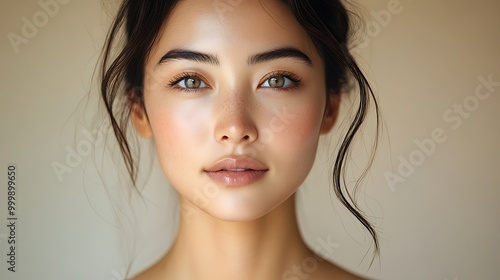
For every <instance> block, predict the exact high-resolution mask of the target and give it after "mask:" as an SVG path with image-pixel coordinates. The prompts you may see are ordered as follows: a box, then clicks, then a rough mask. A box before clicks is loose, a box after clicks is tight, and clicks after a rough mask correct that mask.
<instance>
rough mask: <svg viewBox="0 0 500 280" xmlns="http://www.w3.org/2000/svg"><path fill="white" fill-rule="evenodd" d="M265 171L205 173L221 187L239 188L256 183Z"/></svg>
mask: <svg viewBox="0 0 500 280" xmlns="http://www.w3.org/2000/svg"><path fill="white" fill-rule="evenodd" d="M266 172H267V170H261V171H255V170H249V171H241V172H237V171H223V170H221V171H207V175H208V176H209V177H210V178H212V180H214V181H216V182H217V183H219V184H221V185H225V186H228V187H241V186H246V185H250V184H252V183H255V182H256V181H258V180H259V179H260V178H262V176H264V174H266Z"/></svg>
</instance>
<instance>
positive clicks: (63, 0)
mask: <svg viewBox="0 0 500 280" xmlns="http://www.w3.org/2000/svg"><path fill="white" fill-rule="evenodd" d="M69 2H70V0H40V1H38V5H39V6H40V8H41V10H39V11H37V12H35V13H34V14H33V16H31V19H28V18H27V17H22V18H21V21H22V23H23V25H22V27H21V33H20V34H17V33H14V32H9V34H7V39H9V42H10V45H11V46H12V48H13V49H14V52H15V53H16V54H17V53H19V46H20V45H21V44H24V45H26V44H28V43H29V40H30V39H33V38H35V36H36V35H37V34H38V31H39V29H41V28H43V27H45V26H46V25H47V24H48V23H49V18H53V17H55V16H56V15H57V14H58V13H59V10H60V5H65V4H67V3H69Z"/></svg>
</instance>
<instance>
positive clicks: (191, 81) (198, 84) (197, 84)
mask: <svg viewBox="0 0 500 280" xmlns="http://www.w3.org/2000/svg"><path fill="white" fill-rule="evenodd" d="M177 84H178V85H179V86H180V87H182V88H186V89H199V88H205V87H207V85H206V84H205V83H204V82H203V81H202V80H201V79H199V78H196V77H186V78H184V79H182V80H180V81H179V82H178V83H177Z"/></svg>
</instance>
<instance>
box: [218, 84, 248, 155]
mask: <svg viewBox="0 0 500 280" xmlns="http://www.w3.org/2000/svg"><path fill="white" fill-rule="evenodd" d="M220 99H221V100H219V102H218V104H220V105H219V106H216V108H215V114H216V126H215V131H214V137H215V140H216V141H218V142H220V143H223V144H232V145H236V144H250V143H253V142H255V140H257V127H256V126H255V122H254V120H253V116H252V111H253V110H252V109H253V106H252V104H251V100H250V99H249V98H245V96H244V93H228V94H224V95H221V96H220Z"/></svg>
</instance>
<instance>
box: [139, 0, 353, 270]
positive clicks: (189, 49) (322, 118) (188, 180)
mask: <svg viewBox="0 0 500 280" xmlns="http://www.w3.org/2000/svg"><path fill="white" fill-rule="evenodd" d="M160 35H161V36H160V37H159V40H158V42H157V43H156V44H155V45H154V46H153V49H152V52H151V54H150V56H149V57H148V59H147V61H146V65H145V72H146V74H145V88H144V108H145V110H144V109H143V107H142V106H140V105H135V106H134V107H133V110H132V115H131V117H132V121H133V123H134V127H135V128H136V131H137V132H138V134H140V135H141V136H142V137H146V138H152V139H153V142H154V144H155V148H156V152H157V156H158V158H159V162H160V164H161V167H162V169H163V171H164V173H165V175H166V176H167V178H168V179H169V181H170V183H171V184H172V185H173V187H174V188H175V189H176V190H177V191H178V193H179V195H180V207H181V208H180V209H181V219H180V226H179V231H178V234H177V237H176V239H175V241H174V243H173V245H172V247H171V249H170V250H169V251H168V253H167V254H166V255H165V256H164V257H163V258H162V259H161V260H160V261H159V262H157V263H156V264H155V265H153V266H152V267H150V268H149V269H147V270H146V271H144V272H143V273H141V274H140V275H138V276H137V277H136V278H134V279H139V280H140V279H197V280H198V279H200V280H210V279H217V280H220V279H241V280H246V279H248V280H250V279H261V280H265V279H273V280H274V279H290V280H291V279H306V278H307V279H361V278H358V277H356V276H354V275H352V274H350V273H349V272H346V271H345V270H343V269H341V268H339V267H337V266H335V265H334V264H332V263H330V262H328V261H318V267H317V268H316V269H314V270H313V271H309V272H306V271H305V270H304V269H302V263H303V261H304V260H305V259H306V258H308V257H315V254H314V252H313V251H312V250H311V249H309V248H308V247H307V245H306V244H305V243H304V241H303V239H302V237H301V234H300V232H299V227H298V225H297V219H296V213H295V204H294V201H295V198H294V197H295V192H296V190H297V189H298V188H299V187H300V185H301V184H302V183H303V181H304V180H305V178H306V177H307V175H308V173H309V172H310V170H311V167H312V165H313V162H314V158H315V155H316V149H317V145H318V140H319V137H320V135H321V134H323V133H327V132H329V131H330V130H331V129H332V127H333V125H334V123H335V120H336V117H337V111H338V106H339V102H340V97H339V95H330V96H332V97H328V98H327V94H326V89H325V77H324V65H323V63H322V60H321V58H320V56H319V54H318V52H317V50H316V49H315V47H314V46H313V43H312V41H311V40H310V38H309V36H308V35H307V33H306V32H305V31H304V30H303V29H302V27H301V26H300V25H299V23H298V22H297V21H296V20H295V18H294V17H293V15H292V14H291V13H290V11H289V10H288V8H287V7H286V6H285V5H284V4H282V3H280V2H279V1H265V3H264V2H263V3H261V2H260V1H257V0H246V1H241V3H240V4H238V5H237V6H235V7H233V9H232V10H227V11H223V12H221V10H218V9H217V8H216V7H215V6H214V5H213V1H196V0H185V1H180V2H179V4H177V6H176V7H175V8H174V10H173V11H172V13H171V14H170V16H169V17H168V19H167V22H166V23H165V25H164V28H163V29H162V31H161V32H160ZM278 49H286V50H294V51H293V54H290V53H292V52H290V51H288V52H281V54H280V55H276V53H278V52H275V51H276V50H278ZM180 50H182V52H180ZM273 51H274V52H273ZM174 52H175V53H174ZM283 53H286V54H285V55H283ZM299 53H302V54H304V55H305V56H302V55H300V54H299ZM166 54H168V55H167V56H168V57H169V58H166V59H163V60H162V58H163V57H164V56H165V55H166ZM173 54H175V55H173ZM186 54H189V55H186ZM259 54H260V56H259ZM262 54H268V56H267V59H258V58H259V57H260V58H262V57H264V56H263V55H262ZM269 54H271V55H269ZM308 59H309V60H308ZM160 61H162V62H161V63H160ZM294 80H295V81H294ZM297 80H300V82H296V81H297ZM238 156H246V157H250V158H252V159H255V160H257V161H259V162H260V163H262V164H263V165H265V166H266V167H267V169H268V171H267V172H266V174H265V175H264V176H263V177H262V178H260V179H259V180H258V181H257V182H255V183H252V184H250V185H246V186H241V187H228V186H224V185H221V184H218V183H216V182H215V181H213V180H212V179H211V178H210V177H209V176H207V174H206V172H205V170H207V169H208V168H210V166H212V165H213V164H214V162H216V161H218V160H219V159H222V158H225V157H238ZM316 258H318V257H315V259H316ZM294 277H295V278H294Z"/></svg>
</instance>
